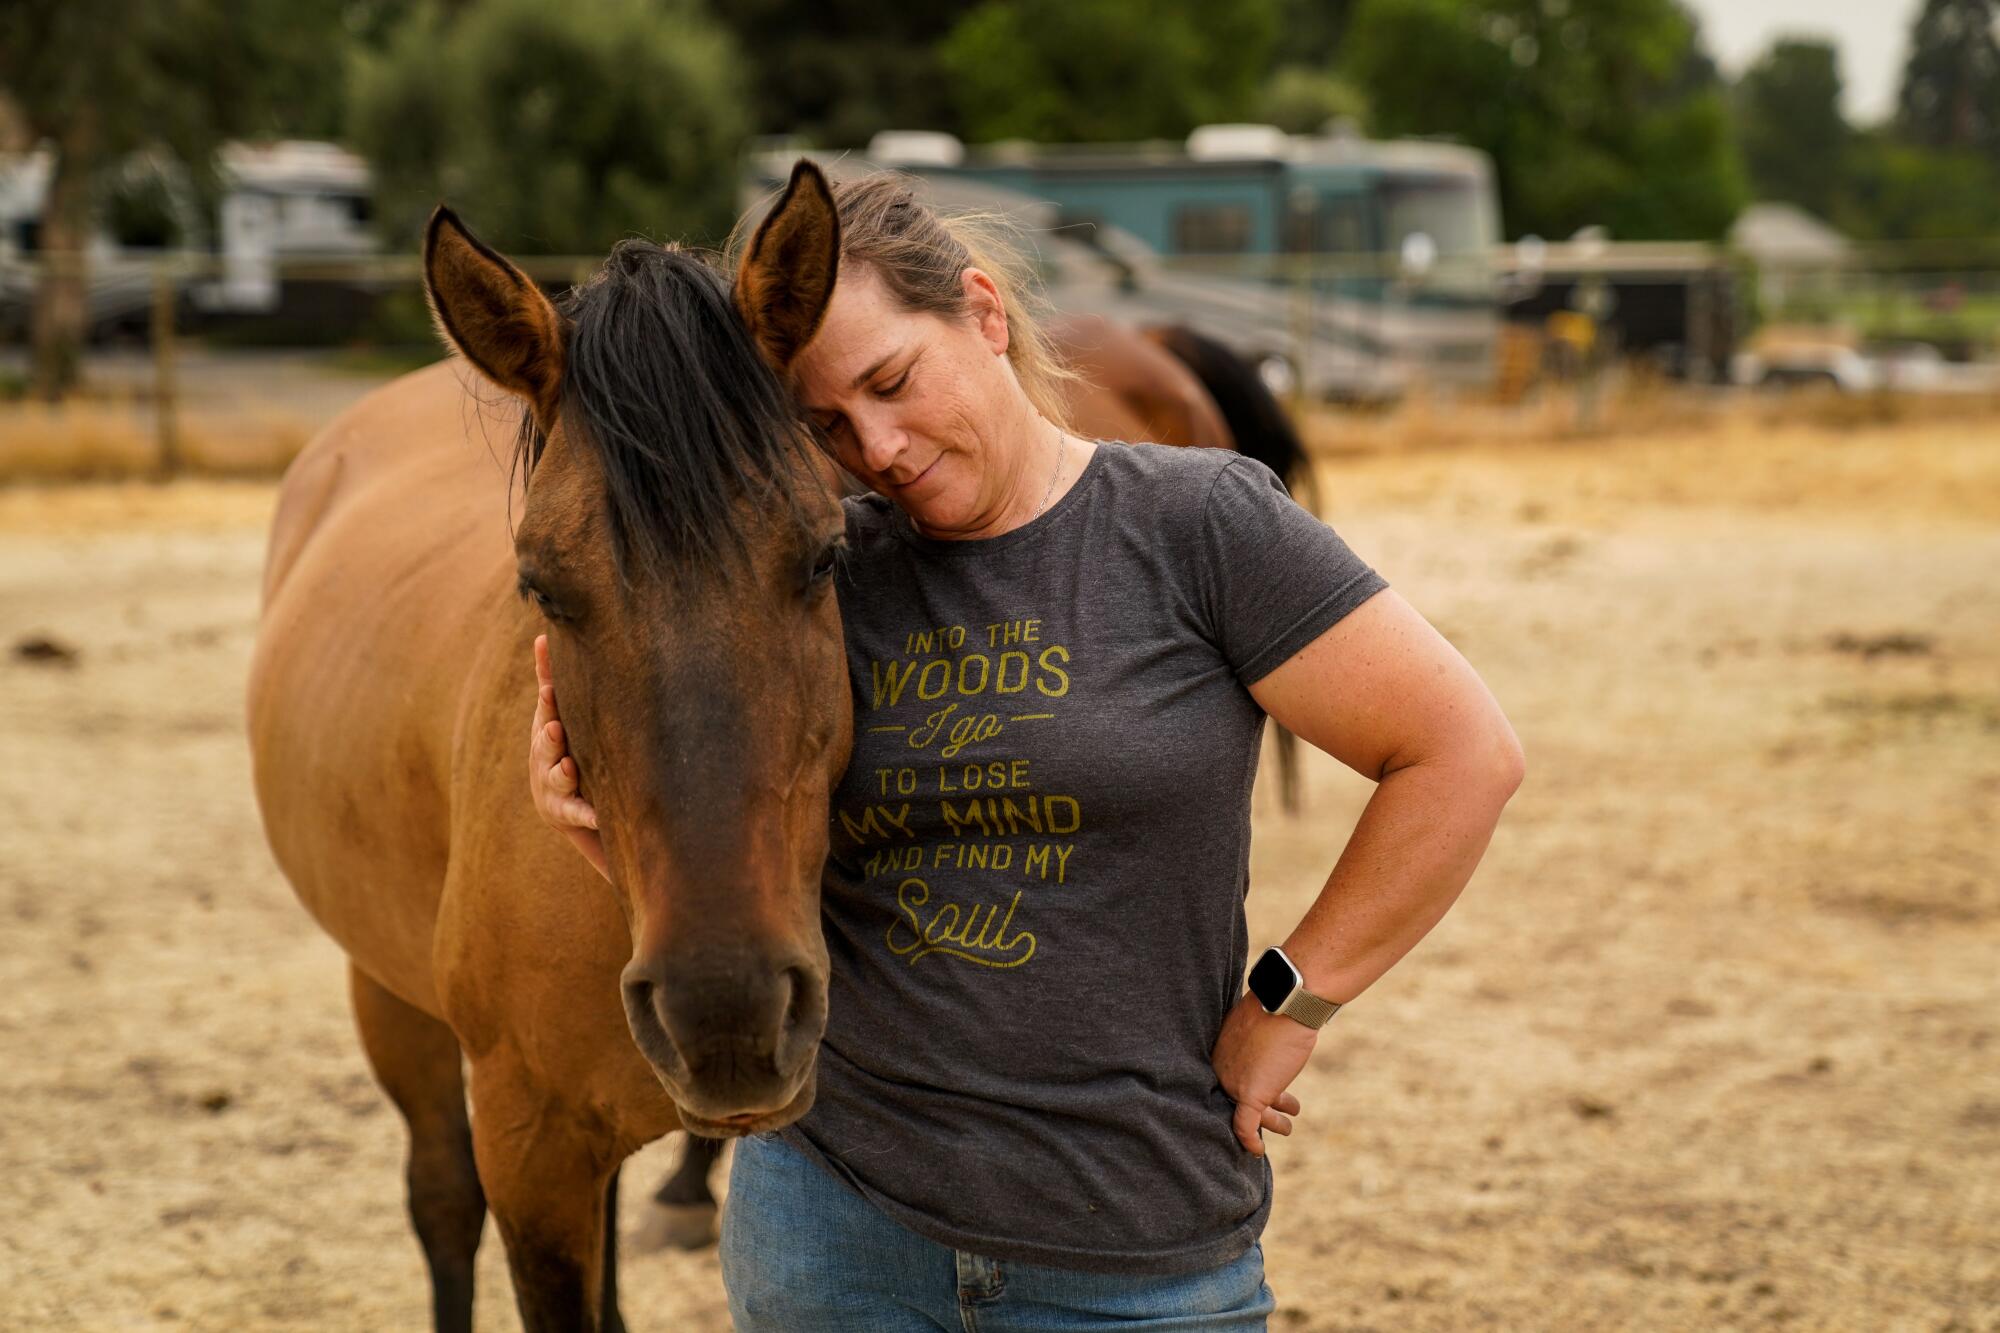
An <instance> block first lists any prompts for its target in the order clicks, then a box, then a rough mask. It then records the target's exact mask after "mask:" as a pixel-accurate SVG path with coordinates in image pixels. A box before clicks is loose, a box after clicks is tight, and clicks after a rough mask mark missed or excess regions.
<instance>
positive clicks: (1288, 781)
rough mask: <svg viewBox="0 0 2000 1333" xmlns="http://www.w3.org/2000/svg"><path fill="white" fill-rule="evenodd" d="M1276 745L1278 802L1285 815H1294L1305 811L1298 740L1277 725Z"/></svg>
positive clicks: (1275, 724)
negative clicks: (1282, 807)
mask: <svg viewBox="0 0 2000 1333" xmlns="http://www.w3.org/2000/svg"><path fill="white" fill-rule="evenodd" d="M1271 725H1272V726H1274V727H1277V737H1276V740H1277V745H1278V801H1279V804H1281V805H1282V806H1284V808H1285V813H1286V814H1288V815H1296V814H1298V813H1299V812H1300V811H1302V810H1304V809H1305V805H1306V801H1305V786H1304V783H1303V780H1302V777H1301V775H1300V773H1299V738H1298V737H1297V736H1294V735H1293V734H1292V733H1291V732H1289V731H1287V730H1285V729H1284V728H1283V727H1279V726H1278V724H1277V723H1275V722H1273V723H1272V724H1271Z"/></svg>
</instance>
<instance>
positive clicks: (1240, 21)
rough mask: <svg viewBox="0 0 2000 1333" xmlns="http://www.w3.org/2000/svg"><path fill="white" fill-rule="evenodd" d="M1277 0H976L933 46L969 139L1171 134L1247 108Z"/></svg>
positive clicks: (1272, 31) (1264, 59)
mask: <svg viewBox="0 0 2000 1333" xmlns="http://www.w3.org/2000/svg"><path fill="white" fill-rule="evenodd" d="M1277 36H1278V23H1277V7H1276V0H1231V3H1228V4H1213V3H1208V0H984V2H983V3H981V4H980V5H979V7H978V8H976V9H974V10H972V12H970V13H968V14H967V15H966V16H965V17H964V18H963V19H961V20H960V21H959V23H958V25H957V26H956V27H955V28H953V29H952V32H951V35H950V36H949V37H948V38H946V40H945V44H944V48H943V50H942V52H941V53H940V54H941V60H942V63H943V66H944V69H945V72H946V73H947V74H948V75H949V76H950V78H951V80H952V84H953V87H954V89H955V90H956V94H957V99H958V105H959V109H960V112H961V117H962V122H963V124H964V126H965V130H966V133H967V134H969V135H970V136H971V137H973V138H974V139H979V140H994V139H1012V138H1021V139H1037V140H1042V141H1044V142H1063V141H1090V140H1098V141H1102V140H1130V139H1149V138H1179V137H1180V136H1182V135H1184V134H1186V133H1187V132H1188V131H1189V130H1191V129H1193V128H1194V127H1195V126H1197V125H1201V124H1205V123H1209V122H1213V121H1226V120H1242V119H1245V118H1247V116H1248V115H1249V114H1250V113H1251V111H1252V109H1253V108H1254V107H1255V106H1256V102H1257V93H1258V89H1259V87H1260V85H1261V84H1262V82H1263V79H1264V75H1265V72H1266V71H1267V70H1268V69H1269V67H1270V58H1271V55H1272V52H1273V48H1274V45H1275V43H1276V40H1277Z"/></svg>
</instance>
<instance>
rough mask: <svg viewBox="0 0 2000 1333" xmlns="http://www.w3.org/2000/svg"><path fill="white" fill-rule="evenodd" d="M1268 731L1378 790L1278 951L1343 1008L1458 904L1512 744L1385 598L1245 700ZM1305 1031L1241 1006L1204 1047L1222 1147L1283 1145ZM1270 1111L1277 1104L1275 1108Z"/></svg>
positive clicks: (1456, 673) (1489, 826)
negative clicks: (1221, 1104) (1222, 1111)
mask: <svg viewBox="0 0 2000 1333" xmlns="http://www.w3.org/2000/svg"><path fill="white" fill-rule="evenodd" d="M1250 693H1251V695H1252V696H1254V697H1255V698H1256V700H1257V702H1258V703H1259V704H1261V705H1262V706H1263V708H1264V710H1265V711H1266V712H1267V713H1269V714H1270V715H1271V717H1272V718H1273V719H1274V720H1276V721H1277V722H1279V723H1280V724H1282V725H1283V726H1285V727H1287V728H1288V729H1290V730H1291V731H1293V732H1295V733H1296V734H1298V735H1299V736H1302V737H1304V738H1305V739H1306V740H1308V741H1310V742H1312V743H1313V744H1314V745H1316V746H1318V747H1319V748H1320V749H1322V750H1324V751H1326V752H1327V753H1328V754H1330V755H1332V756H1333V757H1334V758H1336V759H1338V760H1340V761H1341V762H1342V763H1344V764H1346V765H1347V766H1348V767H1349V768H1352V769H1354V770H1355V771H1356V772H1357V773H1361V774H1363V775H1365V776H1367V777H1370V778H1373V779H1375V780H1376V782H1377V784H1378V785H1377V786H1376V789H1375V794H1374V795H1373V796H1372V797H1370V798H1369V801H1368V805H1367V808H1366V809H1364V810H1363V811H1362V813H1361V819H1360V821H1359V822H1358V823H1356V825H1355V827H1354V833H1353V836H1352V837H1350V838H1349V839H1348V842H1347V847H1346V850H1344V851H1343V852H1342V853H1341V855H1340V859H1339V861H1338V862H1337V863H1336V864H1335V866H1334V868H1333V873H1332V874H1331V875H1329V876H1328V877H1327V881H1326V887H1325V888H1323V889H1322V890H1321V891H1320V894H1319V897H1318V898H1317V899H1316V900H1315V901H1314V903H1313V905H1312V906H1311V907H1310V908H1309V909H1307V911H1306V914H1305V916H1304V918H1303V919H1301V920H1300V922H1299V923H1298V925H1297V926H1296V927H1295V928H1294V929H1293V931H1292V933H1291V934H1290V935H1289V936H1288V937H1287V938H1286V940H1285V942H1284V949H1285V952H1286V953H1287V954H1288V955H1290V957H1291V959H1292V961H1293V963H1294V964H1296V965H1297V967H1298V969H1299V973H1300V975H1301V976H1302V977H1303V978H1304V979H1305V985H1306V989H1307V990H1310V991H1311V992H1313V993H1314V994H1315V995H1320V996H1324V997H1325V998H1327V999H1330V1000H1338V1001H1340V1002H1342V1003H1345V1002H1347V1001H1349V1000H1351V999H1353V998H1354V997H1355V996H1357V995H1359V994H1360V993H1361V992H1362V991H1363V990H1366V989H1367V988H1368V986H1369V985H1370V984H1371V983H1373V982H1374V981H1375V979H1376V978H1377V977H1379V976H1381V975H1382V974H1383V973H1384V972H1387V971H1388V970H1389V968H1390V967H1392V966H1393V965H1394V964H1395V962H1396V960H1397V959H1399V958H1401V957H1402V956H1403V955H1404V954H1406V953H1408V952H1409V951H1410V949H1411V948H1412V947H1414V946H1415V945H1416V943H1417V941H1418V940H1420V939H1422V938H1423V937H1424V936H1425V935H1426V934H1428V933H1429V931H1430V929H1431V927H1432V926H1434V925H1436V924H1437V923H1438V921H1439V919H1440V918H1442V917H1443V916H1444V914H1445V912H1446V911H1447V910H1448V909H1449V908H1450V907H1451V905H1452V903H1453V902H1454V901H1455V900H1456V899H1457V897H1458V895H1459V891H1460V890H1462V889H1463V888H1464V887H1465V884H1466V881H1467V880H1469V879H1471V878H1472V871H1473V868H1474V867H1475V866H1477V865H1478V864H1479V858H1480V857H1481V856H1482V855H1483V854H1484V853H1485V851H1486V844H1487V842H1488V841H1489V840H1490V839H1491V838H1492V836H1493V828H1494V826H1495V824H1497V823H1498V822H1499V819H1500V811H1501V809H1502V807H1504V806H1505V805H1506V804H1507V799H1508V798H1509V797H1510V796H1512V795H1513V794H1514V790H1515V789H1516V788H1517V787H1519V786H1520V785H1521V778H1522V774H1523V771H1524V766H1523V759H1522V755H1521V743H1520V741H1519V740H1518V739H1517V738H1516V737H1515V735H1514V729H1513V727H1512V726H1510V725H1509V724H1508V722H1507V719H1506V717H1505V716H1504V715H1503V714H1502V713H1501V711H1500V706H1499V704H1498V703H1496V702H1495V701H1494V698H1493V695H1492V694H1491V693H1490V692H1489V691H1488V690H1487V688H1486V686H1485V684H1484V683H1483V682H1482V681H1481V680H1480V679H1479V677H1478V675H1477V674H1476V673H1475V672H1474V671H1473V669H1472V667H1471V665H1470V664H1469V663H1467V662H1466V660H1465V659H1464V658H1463V657H1461V656H1460V655H1459V653H1458V650H1457V649H1455V648H1453V647H1452V646H1451V644H1449V643H1447V642H1446V641H1445V639H1444V636H1442V635H1440V634H1439V633H1438V632H1437V631H1436V630H1435V629H1433V628H1431V626H1430V624H1429V622H1427V621H1426V620H1425V619H1424V618H1423V617H1422V616H1421V615H1418V614H1417V612H1416V610H1415V608H1413V607H1411V606H1410V604H1409V603H1408V602H1406V601H1404V600H1403V598H1402V597H1401V596H1399V595H1398V594H1397V593H1396V591H1395V590H1394V589H1385V590H1383V591H1382V592H1379V593H1377V594H1376V595H1375V596H1373V597H1371V598H1369V599H1368V600H1367V601H1366V602H1364V603H1362V604H1361V605H1360V606H1358V607H1356V608H1355V609H1354V610H1353V611H1351V612H1350V613H1348V614H1347V615H1346V616H1344V617H1343V618H1342V619H1341V620H1340V621H1339V622H1338V623H1336V624H1335V625H1334V626H1333V627H1332V628H1330V629H1328V630H1327V631H1326V632H1325V633H1324V634H1322V635H1320V636H1319V637H1318V638H1317V639H1315V640H1313V641H1312V642H1311V643H1310V644H1308V645H1306V647H1305V648H1304V649H1302V650H1301V651H1299V652H1298V653H1297V654H1295V655H1294V656H1293V657H1292V658H1291V659H1290V660H1289V661H1287V662H1285V663H1284V664H1283V665H1282V666H1280V667H1278V668H1277V669H1276V670H1274V671H1272V672H1271V673H1270V674H1268V675H1266V676H1265V677H1263V678H1262V679H1261V680H1259V681H1258V682H1257V683H1256V684H1254V685H1252V686H1251V687H1250ZM1317 1037H1318V1033H1317V1032H1315V1031H1314V1030H1313V1029H1311V1028H1308V1027H1306V1026H1304V1025H1303V1024H1300V1023H1296V1022H1293V1021H1292V1020H1291V1019H1289V1018H1284V1017H1280V1016H1277V1015H1273V1014H1267V1013H1265V1012H1264V1011H1263V1007H1262V1006H1261V1005H1259V1004H1258V1003H1257V1002H1256V1001H1255V1000H1254V999H1252V998H1250V997H1249V996H1248V995H1245V996H1243V997H1241V998H1240V999H1239V1000H1238V1002H1237V1004H1236V1007H1235V1008H1234V1009H1233V1010H1231V1012H1230V1015H1229V1018H1228V1020H1227V1021H1226V1022H1225V1023H1224V1025H1223V1030H1222V1037H1221V1039H1220V1040H1219V1041H1218V1042H1217V1043H1216V1048H1215V1067H1216V1072H1217V1074H1218V1076H1220V1078H1221V1079H1222V1084H1223V1088H1224V1090H1225V1091H1227V1092H1228V1093H1229V1095H1230V1096H1231V1097H1233V1098H1235V1100H1236V1103H1237V1111H1236V1136H1237V1138H1238V1139H1239V1140H1240V1141H1241V1142H1242V1143H1243V1146H1244V1147H1245V1148H1247V1149H1249V1151H1251V1152H1253V1153H1259V1154H1261V1153H1262V1152H1263V1145H1262V1143H1261V1142H1260V1141H1259V1140H1258V1137H1257V1131H1258V1127H1259V1126H1260V1125H1262V1126H1263V1127H1265V1128H1269V1129H1271V1130H1273V1131H1275V1132H1277V1133H1281V1134H1282V1133H1289V1132H1290V1129H1291V1125H1290V1122H1289V1121H1288V1120H1286V1118H1285V1116H1284V1114H1282V1112H1283V1111H1284V1110H1290V1109H1293V1108H1295V1107H1296V1105H1297V1102H1296V1100H1295V1099H1293V1098H1291V1097H1289V1096H1287V1095H1285V1090H1286V1089H1287V1088H1288V1087H1289V1086H1290V1085H1291V1082H1292V1080H1293V1079H1294V1078H1296V1077H1297V1076H1298V1073H1299V1070H1300V1069H1302V1068H1304V1066H1305V1062H1306V1057H1307V1056H1309V1055H1310V1054H1311V1053H1312V1048H1313V1043H1314V1041H1315V1040H1316V1039H1317ZM1281 1099H1282V1103H1281Z"/></svg>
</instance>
